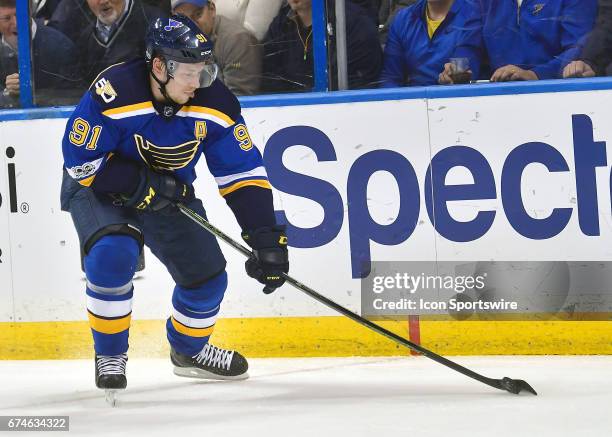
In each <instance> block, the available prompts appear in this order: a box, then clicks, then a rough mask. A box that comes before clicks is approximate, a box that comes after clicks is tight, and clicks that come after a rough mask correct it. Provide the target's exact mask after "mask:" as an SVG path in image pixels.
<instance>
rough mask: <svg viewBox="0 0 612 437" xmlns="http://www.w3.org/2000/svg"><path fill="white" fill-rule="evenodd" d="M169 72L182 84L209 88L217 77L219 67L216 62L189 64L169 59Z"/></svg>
mask: <svg viewBox="0 0 612 437" xmlns="http://www.w3.org/2000/svg"><path fill="white" fill-rule="evenodd" d="M167 65H168V73H170V75H171V76H172V78H173V79H174V80H175V81H177V82H178V83H179V84H180V85H183V86H188V87H194V88H207V87H209V86H211V85H212V83H213V82H214V81H215V79H216V78H217V73H218V71H219V68H218V67H217V64H215V63H214V62H197V63H193V64H191V63H190V64H187V63H183V62H177V61H174V60H169V61H168V64H167Z"/></svg>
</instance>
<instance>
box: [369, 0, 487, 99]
mask: <svg viewBox="0 0 612 437" xmlns="http://www.w3.org/2000/svg"><path fill="white" fill-rule="evenodd" d="M481 31H482V22H481V16H480V9H479V7H478V6H477V4H475V3H474V2H473V1H472V0H419V1H418V2H417V3H415V4H414V5H412V6H409V7H407V8H405V9H402V10H401V11H400V12H399V13H398V14H397V15H396V16H395V19H394V20H393V22H392V23H391V29H390V30H389V37H388V39H387V44H386V46H385V63H384V68H383V72H382V74H381V86H383V87H398V86H404V85H411V86H414V85H419V86H422V85H434V84H437V83H453V82H454V81H455V82H456V81H458V77H457V76H454V77H455V80H453V79H452V78H451V73H453V74H454V73H457V74H458V73H464V74H463V80H462V82H466V81H469V79H470V75H471V77H473V78H475V77H478V73H479V70H480V57H481V52H482V35H481ZM451 58H466V60H467V63H468V64H469V66H468V68H467V71H463V72H460V71H453V70H451V69H452V68H453V67H452V66H451V64H450V59H451ZM465 73H468V74H465Z"/></svg>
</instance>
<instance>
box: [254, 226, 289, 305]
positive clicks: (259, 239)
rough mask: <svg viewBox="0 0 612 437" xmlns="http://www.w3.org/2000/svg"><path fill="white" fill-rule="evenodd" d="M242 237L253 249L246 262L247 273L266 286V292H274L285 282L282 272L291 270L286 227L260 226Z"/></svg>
mask: <svg viewBox="0 0 612 437" xmlns="http://www.w3.org/2000/svg"><path fill="white" fill-rule="evenodd" d="M242 238H243V239H244V241H245V242H246V243H247V244H248V245H249V246H251V248H252V249H253V256H251V257H249V259H248V260H247V261H246V263H245V268H246V272H247V274H248V275H249V276H250V277H251V278H255V279H257V280H258V281H259V282H261V283H262V284H264V285H265V286H266V287H265V288H264V293H266V294H269V293H272V292H273V291H274V290H275V289H277V288H278V287H280V286H281V285H283V283H284V282H285V278H283V276H282V273H287V272H289V253H288V251H287V236H286V235H285V227H284V226H273V227H263V228H259V229H256V230H255V231H249V232H244V233H243V234H242Z"/></svg>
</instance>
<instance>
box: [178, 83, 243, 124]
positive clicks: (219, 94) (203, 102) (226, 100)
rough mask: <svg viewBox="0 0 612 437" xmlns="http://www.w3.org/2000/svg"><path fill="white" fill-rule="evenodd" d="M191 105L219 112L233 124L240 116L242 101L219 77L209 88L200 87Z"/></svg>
mask: <svg viewBox="0 0 612 437" xmlns="http://www.w3.org/2000/svg"><path fill="white" fill-rule="evenodd" d="M189 105H190V106H196V107H203V108H210V109H211V110H213V111H215V112H219V113H221V114H223V115H225V117H227V119H228V120H232V123H231V124H233V122H235V121H236V120H237V119H238V117H240V102H238V99H237V98H236V96H235V95H234V94H233V93H232V92H231V91H230V90H229V89H228V88H227V87H226V86H225V85H224V84H223V82H221V81H220V80H219V79H217V80H215V81H214V82H213V84H212V85H211V86H209V87H208V88H202V89H199V90H198V91H197V92H196V95H195V96H194V98H193V99H191V102H190V103H189ZM225 117H224V118H225Z"/></svg>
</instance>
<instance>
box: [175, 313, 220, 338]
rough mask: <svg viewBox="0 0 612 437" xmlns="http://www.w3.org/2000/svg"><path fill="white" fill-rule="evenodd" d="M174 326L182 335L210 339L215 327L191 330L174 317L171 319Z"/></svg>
mask: <svg viewBox="0 0 612 437" xmlns="http://www.w3.org/2000/svg"><path fill="white" fill-rule="evenodd" d="M170 320H172V326H174V329H176V330H177V331H178V332H180V333H181V334H185V335H188V336H190V337H208V336H210V334H212V332H213V329H214V328H215V326H214V325H213V326H209V327H208V328H190V327H189V326H185V325H183V324H182V323H181V322H179V321H177V320H176V319H175V318H174V317H171V318H170Z"/></svg>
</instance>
